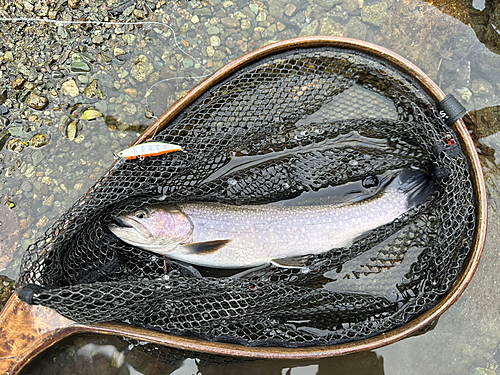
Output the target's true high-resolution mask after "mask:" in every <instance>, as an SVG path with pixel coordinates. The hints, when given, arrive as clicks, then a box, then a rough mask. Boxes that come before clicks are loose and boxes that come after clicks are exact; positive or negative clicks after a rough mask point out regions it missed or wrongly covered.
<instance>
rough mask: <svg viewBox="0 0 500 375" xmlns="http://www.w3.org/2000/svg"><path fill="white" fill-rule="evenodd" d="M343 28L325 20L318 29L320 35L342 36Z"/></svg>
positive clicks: (329, 20)
mask: <svg viewBox="0 0 500 375" xmlns="http://www.w3.org/2000/svg"><path fill="white" fill-rule="evenodd" d="M344 31H345V28H344V26H342V25H340V24H338V23H336V22H334V21H333V20H331V19H326V20H324V21H322V22H321V26H320V29H319V33H320V35H330V36H343V35H344Z"/></svg>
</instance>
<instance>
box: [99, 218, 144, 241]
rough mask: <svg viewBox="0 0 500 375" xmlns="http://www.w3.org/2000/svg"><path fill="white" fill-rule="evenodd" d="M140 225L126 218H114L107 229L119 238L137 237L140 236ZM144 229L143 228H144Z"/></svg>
mask: <svg viewBox="0 0 500 375" xmlns="http://www.w3.org/2000/svg"><path fill="white" fill-rule="evenodd" d="M141 227H142V225H141V223H138V222H137V221H135V220H133V219H130V218H128V217H125V216H122V217H115V218H114V219H113V221H112V222H111V223H109V224H108V229H109V230H110V231H111V232H112V233H113V234H115V235H117V236H118V237H120V238H122V239H123V238H124V237H127V238H128V237H129V236H130V238H132V237H131V236H137V235H140V234H141V229H143V228H141ZM144 229H145V228H144Z"/></svg>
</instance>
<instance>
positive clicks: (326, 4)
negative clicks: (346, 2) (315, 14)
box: [316, 0, 342, 10]
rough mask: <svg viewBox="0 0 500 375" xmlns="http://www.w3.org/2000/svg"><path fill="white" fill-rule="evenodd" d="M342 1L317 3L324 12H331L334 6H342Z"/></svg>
mask: <svg viewBox="0 0 500 375" xmlns="http://www.w3.org/2000/svg"><path fill="white" fill-rule="evenodd" d="M341 2H342V0H317V1H316V3H317V4H318V5H319V6H320V7H322V8H323V9H324V10H330V9H332V8H333V6H334V5H337V4H340V3H341Z"/></svg>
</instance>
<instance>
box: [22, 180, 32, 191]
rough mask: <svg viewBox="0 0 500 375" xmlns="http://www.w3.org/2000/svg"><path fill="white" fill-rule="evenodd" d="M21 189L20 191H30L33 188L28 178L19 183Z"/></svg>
mask: <svg viewBox="0 0 500 375" xmlns="http://www.w3.org/2000/svg"><path fill="white" fill-rule="evenodd" d="M21 190H22V191H31V190H33V185H31V183H30V182H29V181H28V180H23V182H22V183H21Z"/></svg>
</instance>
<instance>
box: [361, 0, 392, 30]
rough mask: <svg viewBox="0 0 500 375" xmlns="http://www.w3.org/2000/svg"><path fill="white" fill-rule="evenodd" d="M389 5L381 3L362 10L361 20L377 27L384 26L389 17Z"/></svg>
mask: <svg viewBox="0 0 500 375" xmlns="http://www.w3.org/2000/svg"><path fill="white" fill-rule="evenodd" d="M387 7H388V5H387V3H386V2H384V1H383V2H381V3H377V4H374V5H367V6H365V7H363V8H361V19H362V20H363V21H364V22H368V23H371V24H372V25H375V26H382V24H383V23H384V19H385V17H386V16H387Z"/></svg>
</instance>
